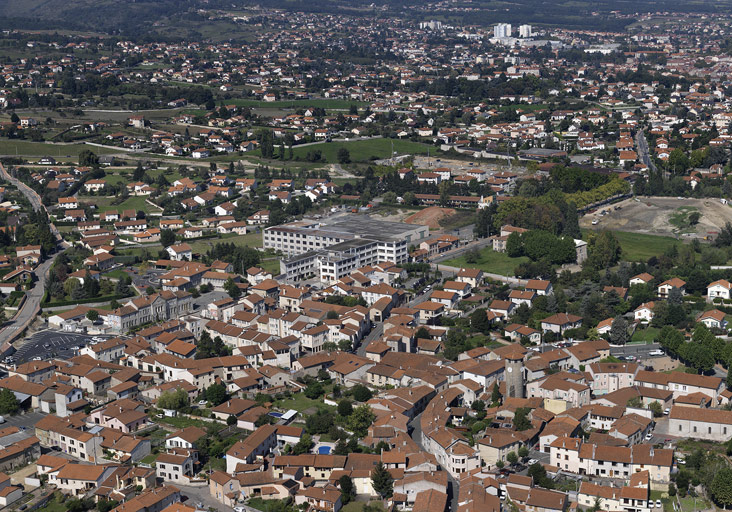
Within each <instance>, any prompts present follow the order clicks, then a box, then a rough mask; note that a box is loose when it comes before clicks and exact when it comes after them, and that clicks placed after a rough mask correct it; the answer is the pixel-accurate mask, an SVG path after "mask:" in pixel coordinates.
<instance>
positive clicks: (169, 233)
mask: <svg viewBox="0 0 732 512" xmlns="http://www.w3.org/2000/svg"><path fill="white" fill-rule="evenodd" d="M160 243H161V244H162V245H163V247H169V246H171V245H173V244H174V243H175V233H174V232H173V230H172V229H163V230H161V231H160Z"/></svg>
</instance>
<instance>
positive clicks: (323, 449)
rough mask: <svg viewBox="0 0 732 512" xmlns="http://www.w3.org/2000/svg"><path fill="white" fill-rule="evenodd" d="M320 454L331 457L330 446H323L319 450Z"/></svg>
mask: <svg viewBox="0 0 732 512" xmlns="http://www.w3.org/2000/svg"><path fill="white" fill-rule="evenodd" d="M318 454H320V455H330V446H321V447H320V448H318Z"/></svg>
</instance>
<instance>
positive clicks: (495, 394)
mask: <svg viewBox="0 0 732 512" xmlns="http://www.w3.org/2000/svg"><path fill="white" fill-rule="evenodd" d="M502 399H503V396H502V395H501V390H500V389H498V381H496V382H494V383H493V391H491V404H493V405H494V406H495V405H498V404H500V403H501V400H502Z"/></svg>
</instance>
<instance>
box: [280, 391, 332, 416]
mask: <svg viewBox="0 0 732 512" xmlns="http://www.w3.org/2000/svg"><path fill="white" fill-rule="evenodd" d="M274 405H275V406H276V407H278V408H280V409H285V410H286V409H295V410H296V411H297V412H303V411H304V410H306V409H309V408H311V407H315V408H316V409H321V410H326V411H333V410H335V407H332V406H330V405H326V404H324V403H323V400H320V399H319V400H311V399H309V398H308V397H306V396H305V394H304V393H295V394H293V395H292V397H291V398H285V399H283V400H276V401H275V402H274Z"/></svg>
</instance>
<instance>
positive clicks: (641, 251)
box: [613, 231, 682, 261]
mask: <svg viewBox="0 0 732 512" xmlns="http://www.w3.org/2000/svg"><path fill="white" fill-rule="evenodd" d="M613 234H614V235H615V238H617V239H618V242H620V247H621V248H622V249H623V253H622V255H621V258H622V259H624V260H627V261H646V260H648V258H651V257H652V256H660V255H661V254H663V253H664V252H665V251H666V249H668V248H669V247H671V246H673V245H678V244H681V243H682V242H680V241H678V240H676V239H675V238H672V237H670V236H657V235H644V234H642V233H629V232H627V231H614V232H613Z"/></svg>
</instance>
